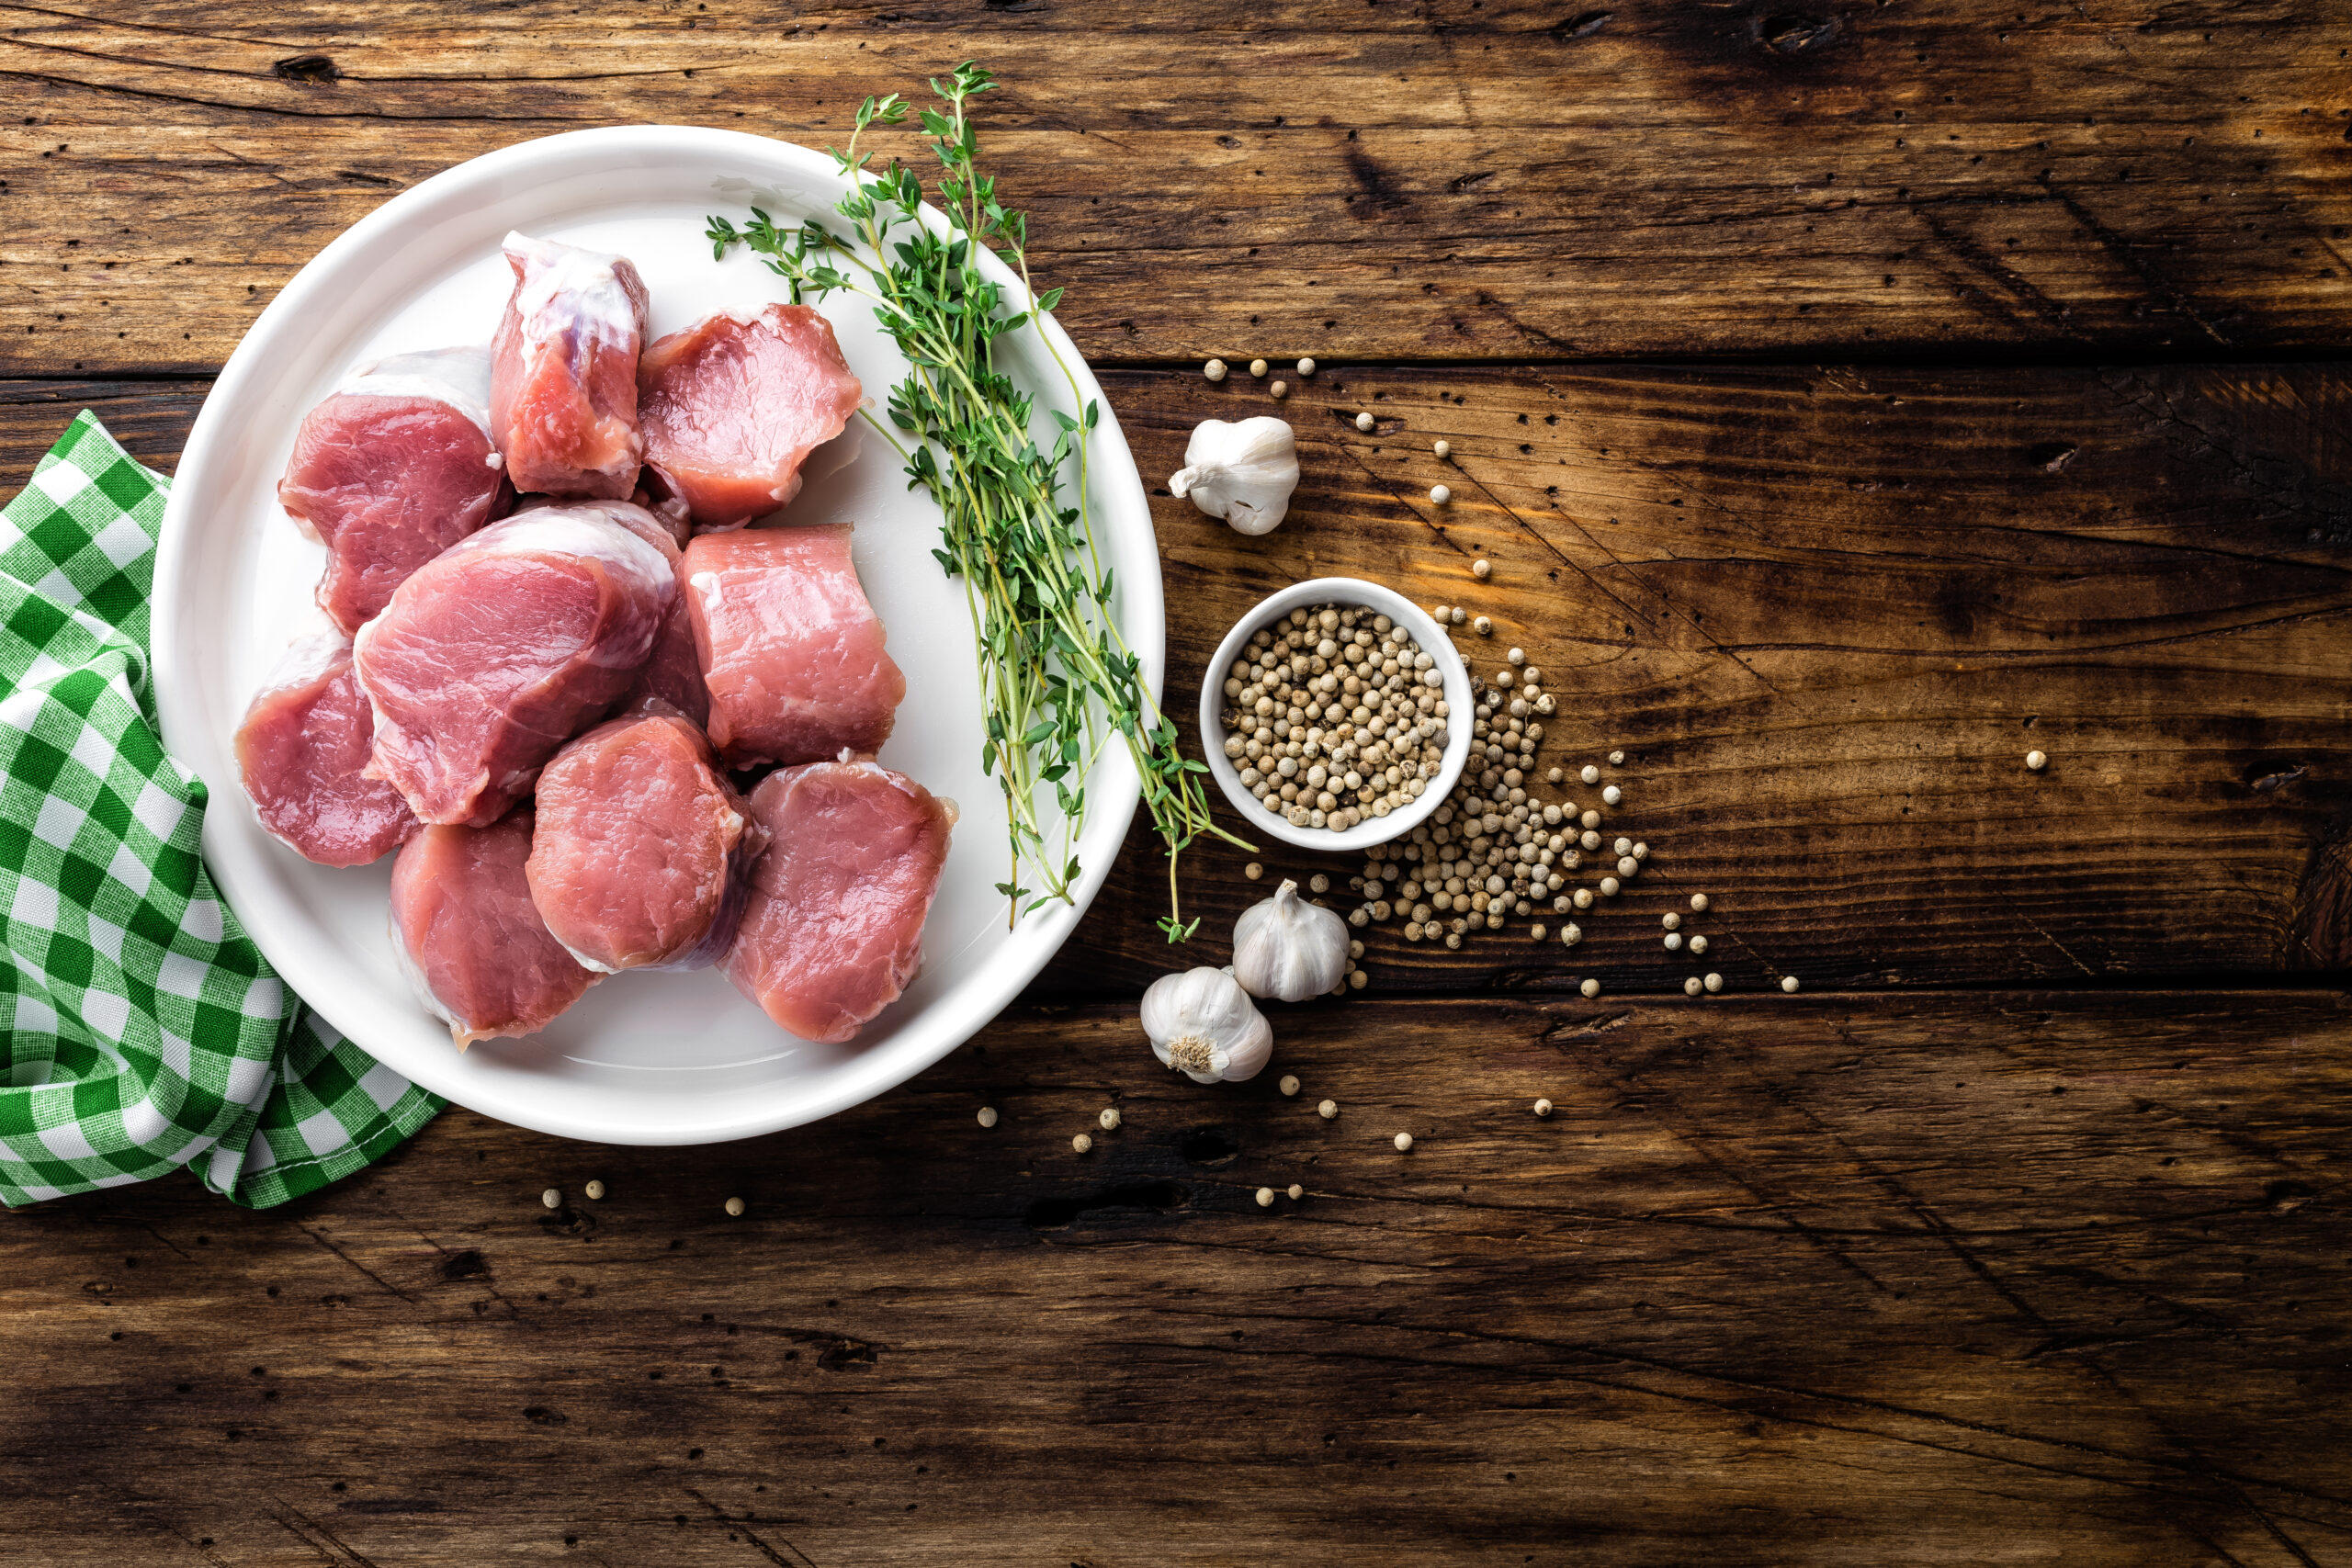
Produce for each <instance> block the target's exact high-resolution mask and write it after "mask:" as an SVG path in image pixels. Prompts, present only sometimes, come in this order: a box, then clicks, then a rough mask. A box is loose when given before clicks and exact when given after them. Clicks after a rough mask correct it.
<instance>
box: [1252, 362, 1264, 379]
mask: <svg viewBox="0 0 2352 1568" xmlns="http://www.w3.org/2000/svg"><path fill="white" fill-rule="evenodd" d="M1265 373H1266V362H1265V361H1264V360H1262V359H1253V360H1251V361H1250V375H1252V376H1263V375H1264V374H1265Z"/></svg>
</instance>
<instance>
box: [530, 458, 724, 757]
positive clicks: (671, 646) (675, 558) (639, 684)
mask: <svg viewBox="0 0 2352 1568" xmlns="http://www.w3.org/2000/svg"><path fill="white" fill-rule="evenodd" d="M637 493H638V497H639V499H638V500H637V501H635V502H622V501H574V502H542V503H540V504H541V505H546V506H564V507H569V508H572V509H574V510H579V509H593V510H594V511H595V512H597V513H600V514H601V515H603V516H605V517H608V518H610V519H612V520H613V521H614V522H616V523H618V524H619V525H621V526H623V527H625V528H627V529H628V530H629V531H630V532H631V533H634V534H636V535H637V536H639V537H640V538H642V539H644V540H645V541H646V542H647V543H648V544H650V545H652V546H653V547H655V548H657V549H659V550H661V551H662V553H663V554H664V555H666V556H667V557H668V558H669V559H670V564H671V567H672V568H673V570H676V571H677V573H678V590H677V592H676V593H675V594H674V595H673V597H672V598H671V600H670V607H669V609H667V610H665V611H664V612H662V629H661V630H660V631H658V632H656V633H654V634H653V651H652V653H651V654H650V655H649V656H648V657H647V659H646V660H645V663H644V664H643V666H642V667H640V668H639V671H638V672H637V680H636V682H634V683H632V684H631V685H630V687H629V689H628V696H627V697H626V698H625V699H624V700H623V703H622V705H623V707H625V708H627V709H628V711H630V712H635V711H637V710H638V709H639V708H640V707H642V706H643V705H644V704H645V703H646V702H648V701H653V702H659V703H666V704H668V705H670V706H672V707H673V708H675V709H677V710H678V711H679V712H680V713H682V714H684V716H686V717H688V718H690V719H692V720H694V722H695V724H696V725H701V724H704V723H706V722H707V721H708V719H709V718H710V692H709V690H708V689H707V687H705V686H704V685H703V683H702V660H701V657H700V656H699V655H697V654H696V653H695V628H694V623H693V622H692V621H690V620H689V619H687V616H686V580H685V574H684V556H683V555H682V554H681V553H680V550H679V546H680V545H681V544H683V543H684V541H685V538H686V536H687V535H688V534H689V532H690V530H688V529H687V528H686V526H685V515H686V514H685V509H684V507H682V506H680V505H678V503H677V502H675V501H665V502H654V503H653V504H652V505H650V506H649V505H648V504H647V498H646V493H645V491H642V490H640V491H638V492H637Z"/></svg>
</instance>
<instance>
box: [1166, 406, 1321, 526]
mask: <svg viewBox="0 0 2352 1568" xmlns="http://www.w3.org/2000/svg"><path fill="white" fill-rule="evenodd" d="M1297 488H1298V444H1297V441H1296V439H1295V437H1294V436H1293V435H1292V434H1291V428H1290V426H1289V425H1287V424H1285V423H1283V422H1282V421H1281V420H1278V419H1275V418H1272V416H1270V415H1264V414H1261V415H1260V416H1259V417H1257V418H1255V419H1245V420H1241V421H1238V422H1237V423H1227V422H1226V421H1224V420H1221V419H1204V420H1203V421H1202V422H1201V423H1199V424H1198V425H1197V426H1195V427H1194V428H1193V439H1192V440H1191V441H1190V442H1189V443H1188V444H1186V446H1185V447H1184V466H1183V467H1182V468H1179V469H1177V470H1176V472H1174V473H1173V474H1170V476H1169V477H1168V489H1169V491H1170V493H1172V494H1174V495H1177V496H1180V497H1190V498H1191V500H1192V502H1193V505H1194V506H1197V507H1199V508H1200V509H1201V510H1202V511H1203V512H1205V513H1208V514H1209V515H1210V516H1211V517H1215V518H1217V519H1219V520H1220V521H1222V522H1225V523H1227V524H1229V525H1232V527H1233V528H1234V529H1235V531H1236V532H1238V533H1243V534H1251V535H1256V534H1268V533H1272V531H1273V530H1274V528H1275V526H1276V525H1278V524H1280V523H1281V522H1282V520H1283V515H1284V514H1285V513H1288V512H1289V510H1290V497H1291V491H1295V490H1296V489H1297Z"/></svg>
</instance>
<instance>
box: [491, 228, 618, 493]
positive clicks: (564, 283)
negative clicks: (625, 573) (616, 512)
mask: <svg viewBox="0 0 2352 1568" xmlns="http://www.w3.org/2000/svg"><path fill="white" fill-rule="evenodd" d="M506 261H507V265H510V266H512V267H513V268H514V269H515V292H514V294H513V295H512V296H510V297H509V298H508V299H507V301H506V313H505V315H503V317H501V318H500V319H499V322H498V335H497V336H496V337H495V338H494V339H492V343H491V354H492V370H491V382H490V427H491V432H492V434H493V435H494V436H495V437H496V439H497V442H498V449H499V450H500V451H501V452H503V453H504V454H505V456H506V471H507V473H508V475H509V476H511V477H512V478H513V479H514V481H515V489H516V490H521V491H546V492H547V493H548V494H550V495H593V496H607V497H611V498H614V499H621V498H625V497H627V496H628V493H629V492H630V491H633V490H635V489H636V488H637V470H638V467H639V460H640V459H641V458H642V457H643V456H644V452H645V444H644V441H643V438H642V437H641V436H639V434H638V424H637V356H638V352H639V349H641V348H642V347H643V346H644V344H645V312H646V298H645V284H644V281H643V280H642V279H641V278H639V276H638V275H637V268H636V267H635V266H633V265H630V263H629V261H628V258H627V257H625V256H615V255H606V254H604V253H603V252H601V251H589V250H582V249H581V248H580V247H579V246H577V245H566V244H560V243H557V242H556V241H553V240H534V239H530V238H528V237H527V236H525V235H522V234H509V235H507V236H506Z"/></svg>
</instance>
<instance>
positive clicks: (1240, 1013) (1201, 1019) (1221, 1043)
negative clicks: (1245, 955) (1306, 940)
mask: <svg viewBox="0 0 2352 1568" xmlns="http://www.w3.org/2000/svg"><path fill="white" fill-rule="evenodd" d="M1138 1016H1139V1020H1140V1021H1141V1022H1142V1024H1143V1032H1144V1035H1145V1037H1146V1038H1147V1039H1148V1040H1149V1041H1150V1042H1151V1051H1152V1055H1155V1056H1158V1057H1159V1060H1160V1065H1161V1066H1167V1067H1171V1068H1174V1069H1175V1070H1177V1071H1179V1072H1182V1073H1183V1074H1184V1075H1185V1076H1186V1077H1189V1078H1191V1079H1192V1080H1193V1082H1194V1083H1220V1082H1225V1083H1238V1082H1240V1081H1242V1080H1243V1079H1245V1078H1250V1077H1256V1076H1257V1075H1258V1071H1259V1069H1260V1068H1261V1067H1263V1066H1265V1065H1266V1062H1267V1060H1268V1058H1270V1057H1271V1056H1272V1055H1273V1052H1274V1031H1273V1026H1272V1024H1269V1023H1268V1022H1267V1021H1266V1018H1265V1015H1264V1014H1263V1013H1261V1012H1260V1011H1259V1010H1258V1005H1257V1004H1256V1003H1255V1002H1253V1001H1251V1000H1250V993H1249V992H1247V991H1245V990H1243V989H1242V988H1241V986H1240V984H1239V982H1238V981H1237V980H1235V979H1234V977H1233V976H1232V974H1231V973H1230V972H1229V971H1227V970H1224V969H1210V968H1206V967H1203V968H1199V969H1188V970H1186V971H1184V972H1183V973H1182V974H1181V975H1163V976H1160V977H1159V979H1157V980H1154V981H1153V982H1152V983H1151V987H1150V988H1149V989H1148V990H1147V991H1145V992H1144V994H1143V1007H1142V1009H1141V1010H1140V1013H1139V1015H1138Z"/></svg>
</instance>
